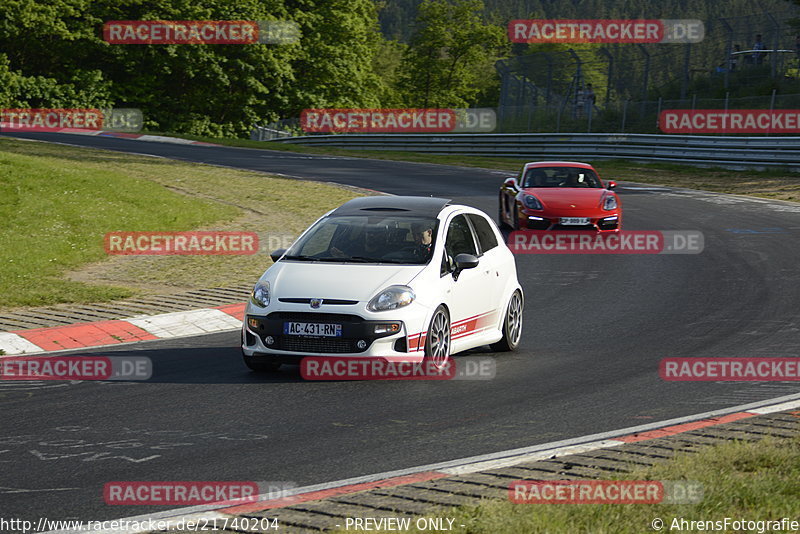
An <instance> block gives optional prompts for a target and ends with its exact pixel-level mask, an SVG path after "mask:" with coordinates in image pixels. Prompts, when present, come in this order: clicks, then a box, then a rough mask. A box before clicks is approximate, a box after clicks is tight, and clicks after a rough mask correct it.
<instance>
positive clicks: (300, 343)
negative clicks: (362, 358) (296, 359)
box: [278, 336, 366, 354]
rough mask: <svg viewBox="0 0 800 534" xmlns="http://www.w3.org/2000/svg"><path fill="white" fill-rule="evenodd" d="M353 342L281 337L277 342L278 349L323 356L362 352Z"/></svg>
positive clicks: (348, 340) (351, 340) (334, 339)
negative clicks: (318, 353) (317, 353)
mask: <svg viewBox="0 0 800 534" xmlns="http://www.w3.org/2000/svg"><path fill="white" fill-rule="evenodd" d="M355 342H356V340H354V339H337V338H309V337H294V336H281V337H280V340H279V341H278V348H280V349H281V350H288V351H292V352H320V353H324V354H345V353H348V352H364V351H363V350H361V349H359V348H357V347H356V343H355ZM364 350H366V348H365V349H364Z"/></svg>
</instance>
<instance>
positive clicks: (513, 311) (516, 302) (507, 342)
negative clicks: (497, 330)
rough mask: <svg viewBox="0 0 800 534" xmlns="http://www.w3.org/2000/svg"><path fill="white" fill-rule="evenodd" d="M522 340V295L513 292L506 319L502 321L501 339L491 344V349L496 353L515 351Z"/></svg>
mask: <svg viewBox="0 0 800 534" xmlns="http://www.w3.org/2000/svg"><path fill="white" fill-rule="evenodd" d="M521 338H522V294H521V293H520V292H519V290H517V291H514V294H512V295H511V299H510V300H509V301H508V307H507V308H506V317H505V319H504V321H503V338H502V339H501V340H500V341H498V342H497V343H494V344H492V349H493V350H495V351H497V352H507V351H513V350H517V347H519V341H520V339H521Z"/></svg>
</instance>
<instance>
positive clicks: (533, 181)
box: [522, 167, 603, 188]
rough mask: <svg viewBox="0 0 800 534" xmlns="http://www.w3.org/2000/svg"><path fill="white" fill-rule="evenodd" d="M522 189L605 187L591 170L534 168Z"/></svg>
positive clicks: (524, 180)
mask: <svg viewBox="0 0 800 534" xmlns="http://www.w3.org/2000/svg"><path fill="white" fill-rule="evenodd" d="M522 187H595V188H598V187H603V184H602V182H601V181H600V179H599V178H598V177H597V175H596V174H595V173H594V171H592V170H591V169H584V168H582V167H534V168H532V169H528V170H527V171H526V172H525V175H524V176H523V177H522Z"/></svg>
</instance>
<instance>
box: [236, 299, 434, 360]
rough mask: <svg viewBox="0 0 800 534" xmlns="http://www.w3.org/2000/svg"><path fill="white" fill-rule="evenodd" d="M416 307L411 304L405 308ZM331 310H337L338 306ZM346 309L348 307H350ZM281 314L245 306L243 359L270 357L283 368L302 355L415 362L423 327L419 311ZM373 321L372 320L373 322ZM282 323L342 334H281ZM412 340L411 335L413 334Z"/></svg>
mask: <svg viewBox="0 0 800 534" xmlns="http://www.w3.org/2000/svg"><path fill="white" fill-rule="evenodd" d="M412 307H413V308H420V307H419V306H415V305H414V304H412V305H411V306H409V308H412ZM336 308H339V307H338V306H337V307H336ZM349 308H350V307H349ZM342 311H343V310H337V311H335V312H334V311H308V307H305V308H303V309H302V310H301V309H297V308H295V309H280V310H274V311H270V312H266V310H259V309H252V307H251V306H248V309H247V311H246V313H245V318H244V322H243V324H242V341H243V343H242V351H243V352H244V354H245V356H251V357H260V358H265V357H266V358H269V359H272V360H274V361H281V362H283V363H295V362H299V360H300V359H302V358H303V357H304V356H332V357H347V356H354V357H355V356H360V357H369V356H374V357H380V358H385V359H388V360H398V361H418V360H421V359H422V356H423V354H424V351H420V350H418V348H419V347H418V343H417V340H418V339H420V336H419V332H421V328H422V325H423V324H425V323H424V321H425V319H426V317H423V316H421V314H420V313H419V312H420V311H421V310H420V309H417V310H416V313H415V312H414V311H412V310H408V309H403V310H394V311H393V312H386V313H385V314H383V313H381V314H374V313H354V310H352V309H348V310H346V311H347V313H342ZM361 311H363V310H361ZM376 317H377V318H376ZM287 322H299V323H323V324H338V325H341V335H340V336H336V337H324V336H314V335H295V334H287V333H285V332H284V324H285V323H287ZM415 333H416V334H417V336H414V334H415Z"/></svg>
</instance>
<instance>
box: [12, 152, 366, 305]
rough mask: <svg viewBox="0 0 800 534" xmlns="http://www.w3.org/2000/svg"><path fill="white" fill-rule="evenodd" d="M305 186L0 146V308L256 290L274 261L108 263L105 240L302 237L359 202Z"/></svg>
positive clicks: (129, 259)
mask: <svg viewBox="0 0 800 534" xmlns="http://www.w3.org/2000/svg"><path fill="white" fill-rule="evenodd" d="M297 185H298V182H297V181H296V180H289V179H280V178H274V177H269V176H267V175H264V174H262V173H256V172H248V171H238V170H233V169H226V168H221V167H216V166H209V165H199V164H190V163H183V162H178V161H173V160H167V159H162V158H150V157H143V156H134V155H129V154H122V153H118V152H112V151H103V150H93V149H85V148H77V147H69V146H61V145H55V144H49V143H39V142H30V141H19V140H12V139H0V213H1V214H2V224H1V225H0V244H2V247H1V248H0V266H2V267H1V268H0V292H1V293H2V295H3V298H2V300H0V309H7V308H14V307H20V306H41V305H50V304H57V303H85V302H100V301H107V300H112V299H115V298H121V297H126V296H130V295H133V294H137V293H141V292H159V293H169V292H170V291H172V290H176V291H177V290H186V289H192V288H199V287H212V286H218V285H231V284H234V283H252V282H253V281H254V280H255V279H256V278H257V277H258V276H259V275H260V274H261V273H262V272H263V271H264V269H265V268H266V267H267V266H268V265H269V262H270V260H269V258H268V256H267V255H266V252H268V251H262V252H264V253H262V254H256V255H253V256H114V257H107V256H106V254H105V251H104V248H103V236H104V235H105V234H106V233H107V232H113V231H188V230H195V229H217V230H241V231H255V232H259V234H260V235H261V234H262V233H264V234H265V237H266V234H269V233H272V234H283V233H291V234H295V235H296V234H297V233H298V232H299V231H301V230H303V229H304V228H305V227H306V226H307V225H308V224H309V223H310V222H312V221H313V220H314V219H315V218H316V217H318V216H319V215H321V214H322V213H324V211H326V210H328V209H331V208H333V207H336V206H338V205H339V204H341V203H342V202H345V201H347V200H349V199H350V198H353V197H354V196H356V193H354V192H352V191H348V190H345V189H342V188H338V187H332V186H329V185H325V184H315V185H314V188H315V191H316V192H317V194H315V195H309V194H308V190H307V188H306V187H298V186H297ZM264 241H266V239H262V242H264ZM264 246H267V244H266V242H265V243H264Z"/></svg>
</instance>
